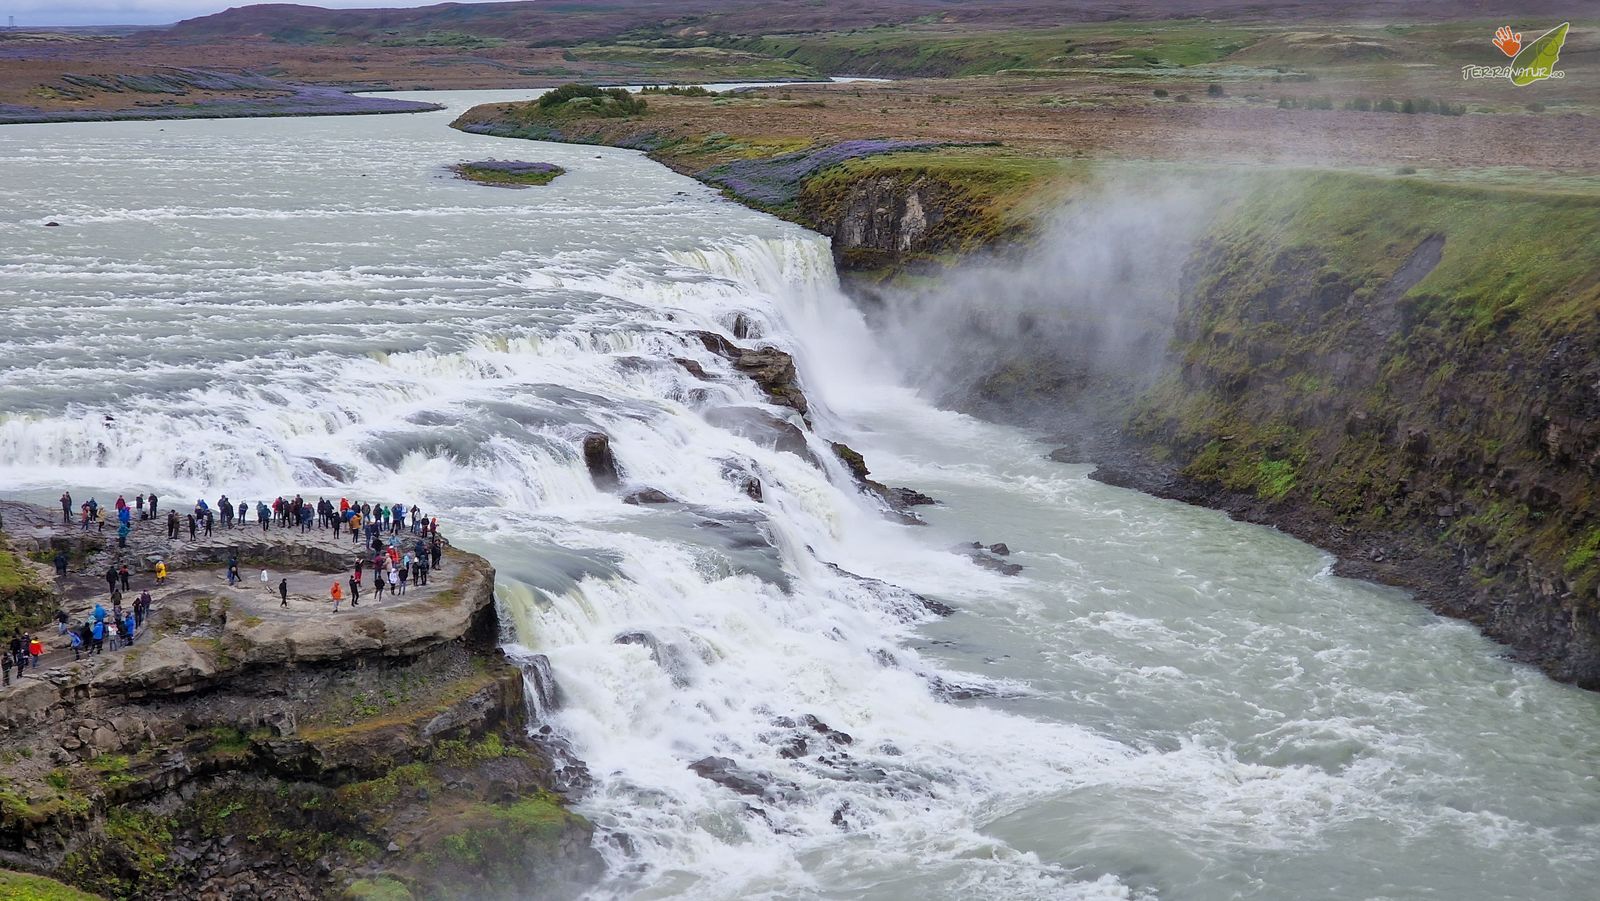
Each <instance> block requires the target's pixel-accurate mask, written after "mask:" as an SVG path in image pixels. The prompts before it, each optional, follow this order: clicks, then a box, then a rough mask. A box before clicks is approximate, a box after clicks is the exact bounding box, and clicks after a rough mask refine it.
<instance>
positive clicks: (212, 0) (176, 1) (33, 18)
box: [0, 0, 441, 28]
mask: <svg viewBox="0 0 1600 901" xmlns="http://www.w3.org/2000/svg"><path fill="white" fill-rule="evenodd" d="M437 2H441V0H332V2H308V3H306V4H305V5H307V6H332V7H352V6H429V5H432V4H433V3H437ZM249 5H250V4H249V3H243V2H238V0H234V2H231V3H230V2H228V0H0V25H4V24H5V17H6V16H16V18H17V27H19V28H21V27H23V26H27V25H160V24H164V23H167V22H176V21H178V20H179V19H191V18H194V17H195V16H204V15H209V14H211V13H215V12H221V11H223V10H225V9H227V8H228V7H230V6H249Z"/></svg>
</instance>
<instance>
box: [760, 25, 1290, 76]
mask: <svg viewBox="0 0 1600 901" xmlns="http://www.w3.org/2000/svg"><path fill="white" fill-rule="evenodd" d="M1260 36H1261V32H1259V31H1257V30H1253V29H1248V28H1239V27H1232V26H1219V25H1214V24H1209V23H1203V22H1189V21H1179V22H1160V23H1137V24H1128V23H1095V24H1084V25H1077V26H1073V27H1071V28H1051V29H1002V30H979V29H973V28H970V27H960V28H953V27H950V26H941V25H928V26H924V25H907V26H899V27H882V28H868V29H860V30H856V31H848V32H829V33H822V34H803V35H769V36H766V37H761V38H754V39H749V40H745V41H741V42H739V43H738V44H737V45H736V46H738V47H740V48H741V49H745V50H750V51H753V52H756V53H762V54H766V55H770V56H775V57H781V58H783V59H788V60H791V61H795V62H799V63H803V64H805V65H807V66H810V67H812V68H814V69H816V70H818V71H821V72H826V73H829V74H851V75H878V74H896V75H928V76H944V77H951V76H969V75H993V74H996V73H1000V72H1006V71H1010V70H1022V69H1027V70H1036V71H1038V70H1051V69H1057V70H1060V69H1080V68H1131V69H1136V70H1139V69H1147V70H1158V69H1164V68H1182V67H1188V66H1197V65H1202V64H1208V63H1214V62H1217V61H1219V60H1222V59H1224V58H1226V57H1227V56H1229V55H1230V54H1233V53H1235V52H1237V51H1239V50H1242V49H1244V48H1245V47H1248V46H1249V45H1250V44H1251V43H1252V42H1254V41H1256V40H1258V39H1259V38H1260Z"/></svg>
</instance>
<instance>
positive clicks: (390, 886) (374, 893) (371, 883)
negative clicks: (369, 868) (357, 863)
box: [344, 876, 415, 901]
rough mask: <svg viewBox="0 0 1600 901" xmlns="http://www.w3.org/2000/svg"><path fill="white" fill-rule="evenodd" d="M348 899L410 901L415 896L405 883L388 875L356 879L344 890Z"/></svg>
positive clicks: (350, 900)
mask: <svg viewBox="0 0 1600 901" xmlns="http://www.w3.org/2000/svg"><path fill="white" fill-rule="evenodd" d="M344 897H345V898H347V899H349V901H412V898H413V897H415V896H413V895H412V894H411V890H410V889H408V888H406V885H405V883H403V882H401V881H399V880H398V879H394V878H392V877H389V876H374V877H373V878H371V879H357V880H356V881H355V882H352V883H350V885H349V886H348V887H347V888H346V889H345V890H344Z"/></svg>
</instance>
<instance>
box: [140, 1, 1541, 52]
mask: <svg viewBox="0 0 1600 901" xmlns="http://www.w3.org/2000/svg"><path fill="white" fill-rule="evenodd" d="M1517 7H1518V8H1517V10H1516V12H1517V15H1518V16H1519V17H1522V18H1528V17H1532V16H1545V17H1550V16H1555V17H1559V16H1561V15H1562V13H1563V11H1568V12H1570V8H1571V4H1570V3H1568V4H1562V3H1559V2H1555V0H1525V2H1521V3H1519V4H1518V5H1517ZM1505 15H1506V10H1505V7H1504V5H1503V4H1501V3H1498V2H1495V0H1352V2H1338V0H1330V2H1306V0H1123V2H1112V0H816V2H809V3H773V2H769V0H524V2H510V3H441V4H438V5H435V6H423V7H416V8H411V9H323V8H321V7H316V6H301V5H297V4H290V3H268V4H260V5H256V6H242V7H235V8H233V9H229V10H227V11H225V12H220V13H216V14H215V15H210V16H202V17H200V18H196V19H187V20H184V21H182V22H179V23H177V24H176V25H174V26H173V27H172V29H171V31H170V32H169V33H170V34H171V35H173V36H176V37H186V38H194V39H209V38H216V37H244V36H255V35H264V36H267V37H271V38H274V39H276V40H280V41H285V42H290V43H302V42H303V43H322V42H329V43H337V42H339V41H342V40H352V41H369V40H375V39H377V40H381V39H384V38H392V37H394V36H397V35H398V36H405V35H426V34H463V35H475V36H479V37H487V38H497V39H502V40H515V41H519V42H524V43H532V44H538V45H547V46H558V45H564V44H572V43H581V42H584V41H593V40H601V39H611V38H617V37H624V36H627V37H637V38H640V39H654V40H661V39H671V38H676V39H679V40H683V41H690V42H692V41H694V40H697V39H703V38H706V37H709V36H713V35H756V34H781V33H792V32H809V31H840V30H848V29H858V28H870V27H873V26H878V25H897V24H907V23H928V24H934V23H940V24H974V25H979V24H981V25H988V26H1017V27H1027V26H1040V25H1060V24H1067V23H1071V22H1093V21H1107V20H1113V19H1175V18H1191V17H1204V18H1211V19H1238V20H1284V21H1319V20H1321V21H1361V20H1373V21H1383V22H1391V23H1392V22H1412V21H1443V20H1463V19H1484V20H1486V21H1487V20H1490V19H1495V20H1496V21H1498V18H1499V17H1504V16H1505Z"/></svg>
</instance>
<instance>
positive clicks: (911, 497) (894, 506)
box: [828, 441, 938, 526]
mask: <svg viewBox="0 0 1600 901" xmlns="http://www.w3.org/2000/svg"><path fill="white" fill-rule="evenodd" d="M828 446H829V447H831V448H833V453H834V456H836V457H838V458H839V461H840V462H841V463H843V464H844V467H845V469H847V470H849V472H850V476H851V478H853V479H855V481H856V484H858V485H860V486H861V487H862V488H863V489H865V490H866V491H868V492H869V493H871V494H874V495H876V496H877V497H878V499H879V500H881V501H883V503H884V506H886V507H887V508H888V509H889V511H890V512H891V513H893V514H894V515H895V516H896V517H897V518H898V519H899V520H900V521H901V522H903V523H905V524H907V525H915V526H921V525H927V523H925V522H923V521H922V518H921V517H919V516H917V515H916V514H915V513H912V512H910V511H909V509H908V508H910V507H915V506H919V505H926V504H936V503H938V501H935V500H934V499H933V498H931V497H928V496H927V495H926V494H923V493H922V492H920V491H916V490H914V489H911V488H890V487H889V486H887V485H885V484H883V483H882V482H879V481H876V480H874V479H873V478H872V474H871V471H870V470H869V469H867V460H866V458H865V457H863V456H861V454H860V452H858V451H857V450H855V449H854V448H852V447H851V446H850V445H848V444H845V443H844V442H843V441H830V442H828Z"/></svg>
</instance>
